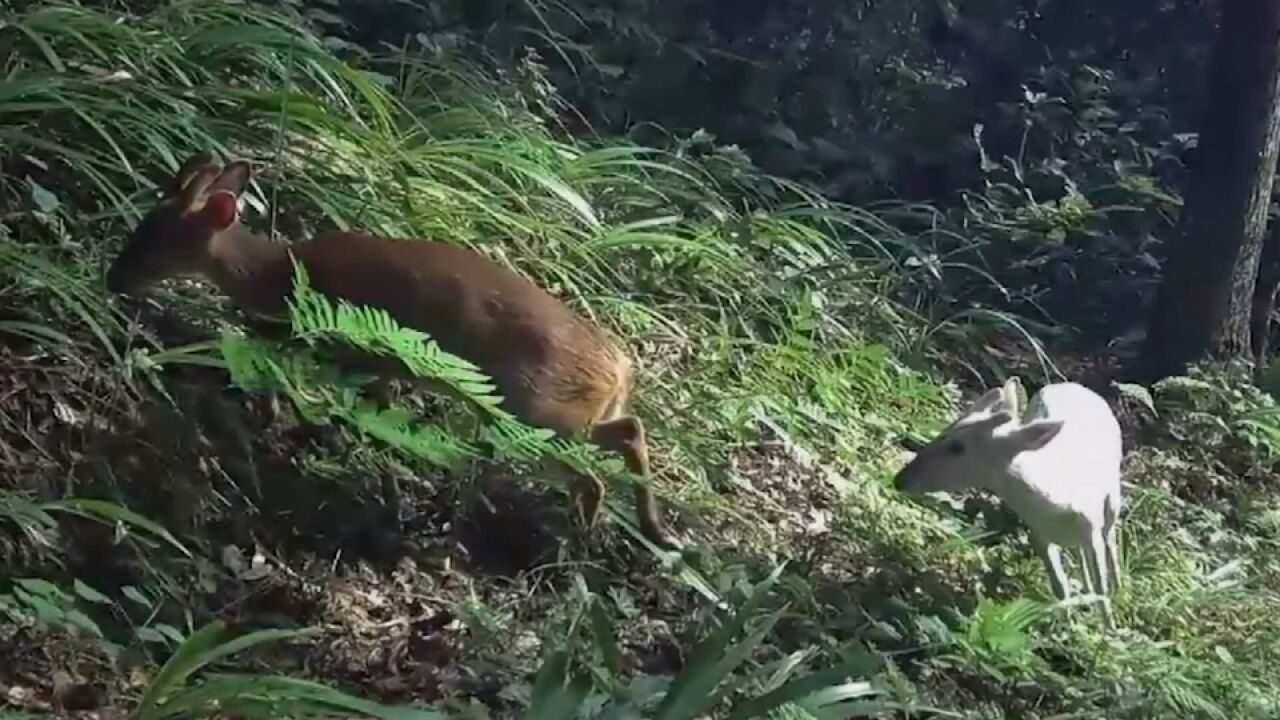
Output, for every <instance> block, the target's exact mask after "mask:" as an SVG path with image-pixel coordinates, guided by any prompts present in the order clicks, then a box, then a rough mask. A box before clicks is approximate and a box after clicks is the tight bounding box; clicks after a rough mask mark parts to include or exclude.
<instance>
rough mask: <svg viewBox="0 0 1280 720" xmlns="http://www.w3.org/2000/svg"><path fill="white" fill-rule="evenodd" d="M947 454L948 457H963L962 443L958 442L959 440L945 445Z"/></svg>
mask: <svg viewBox="0 0 1280 720" xmlns="http://www.w3.org/2000/svg"><path fill="white" fill-rule="evenodd" d="M947 454H948V455H963V454H964V443H962V442H960V441H959V440H952V441H951V442H949V443H947Z"/></svg>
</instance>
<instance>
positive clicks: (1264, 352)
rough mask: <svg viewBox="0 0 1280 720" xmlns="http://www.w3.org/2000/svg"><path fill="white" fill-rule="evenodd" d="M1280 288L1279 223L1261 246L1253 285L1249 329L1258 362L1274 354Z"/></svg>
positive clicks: (1254, 357)
mask: <svg viewBox="0 0 1280 720" xmlns="http://www.w3.org/2000/svg"><path fill="white" fill-rule="evenodd" d="M1278 290H1280V223H1274V224H1272V226H1271V232H1270V233H1268V234H1267V238H1266V240H1265V242H1264V244H1263V247H1262V259H1261V260H1259V262H1258V283H1257V285H1255V286H1254V288H1253V318H1252V320H1251V321H1250V323H1249V325H1250V328H1249V332H1250V334H1251V336H1252V337H1251V338H1250V339H1251V341H1252V342H1253V359H1254V361H1255V362H1257V363H1258V364H1259V365H1261V364H1262V363H1265V362H1266V361H1267V358H1268V357H1269V356H1270V355H1271V317H1272V315H1273V314H1274V312H1275V307H1276V291H1278Z"/></svg>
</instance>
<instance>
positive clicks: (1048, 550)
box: [1031, 533, 1071, 600]
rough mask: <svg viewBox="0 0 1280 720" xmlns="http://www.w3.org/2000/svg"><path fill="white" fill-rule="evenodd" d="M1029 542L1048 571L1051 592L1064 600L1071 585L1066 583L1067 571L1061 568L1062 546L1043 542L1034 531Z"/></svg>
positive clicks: (1068, 593)
mask: <svg viewBox="0 0 1280 720" xmlns="http://www.w3.org/2000/svg"><path fill="white" fill-rule="evenodd" d="M1031 544H1032V545H1034V546H1035V548H1036V554H1037V555H1039V556H1040V560H1041V561H1043V562H1044V567H1045V570H1047V571H1048V572H1049V585H1050V587H1052V588H1053V594H1054V595H1056V596H1057V598H1058V599H1059V600H1066V599H1067V597H1069V595H1070V592H1071V586H1070V585H1069V584H1068V583H1067V573H1066V572H1065V571H1063V569H1062V548H1060V547H1058V546H1057V545H1054V544H1052V543H1047V542H1044V541H1043V540H1041V539H1040V538H1038V537H1036V535H1035V534H1034V533H1032V535H1031Z"/></svg>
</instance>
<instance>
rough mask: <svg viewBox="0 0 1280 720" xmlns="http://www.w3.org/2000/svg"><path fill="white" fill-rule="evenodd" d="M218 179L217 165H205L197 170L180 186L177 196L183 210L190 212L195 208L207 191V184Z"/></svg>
mask: <svg viewBox="0 0 1280 720" xmlns="http://www.w3.org/2000/svg"><path fill="white" fill-rule="evenodd" d="M217 177H218V166H217V165H206V166H204V167H202V168H199V169H197V170H196V171H195V173H194V174H193V175H192V176H191V177H190V178H188V179H187V182H186V183H185V184H184V185H183V186H182V191H181V193H180V194H179V195H178V197H179V198H180V202H181V203H182V207H183V209H186V210H190V209H191V208H193V207H195V205H196V203H197V202H198V201H199V200H200V197H201V196H202V195H204V193H205V191H206V190H208V189H209V184H210V183H212V182H213V181H214V179H215V178H217Z"/></svg>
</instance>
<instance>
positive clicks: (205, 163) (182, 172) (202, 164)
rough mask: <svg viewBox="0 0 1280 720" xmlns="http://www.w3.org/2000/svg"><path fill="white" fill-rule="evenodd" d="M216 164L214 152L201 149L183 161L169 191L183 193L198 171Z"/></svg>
mask: <svg viewBox="0 0 1280 720" xmlns="http://www.w3.org/2000/svg"><path fill="white" fill-rule="evenodd" d="M216 165H217V159H216V158H215V157H214V156H213V152H211V151H209V150H201V151H200V152H198V153H196V154H195V155H192V156H191V157H189V158H187V161H186V162H184V163H182V167H180V168H178V172H177V174H175V175H174V176H173V184H172V185H171V186H170V188H169V193H170V194H172V195H179V194H181V193H182V191H183V190H184V189H185V188H186V187H187V185H188V184H190V182H191V180H192V179H193V178H195V176H196V173H198V172H200V171H201V170H203V169H204V168H206V167H210V166H215V167H216Z"/></svg>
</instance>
